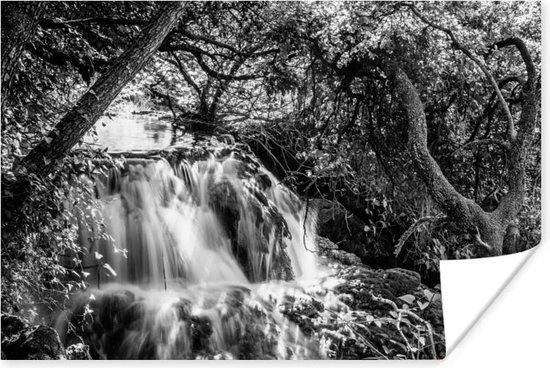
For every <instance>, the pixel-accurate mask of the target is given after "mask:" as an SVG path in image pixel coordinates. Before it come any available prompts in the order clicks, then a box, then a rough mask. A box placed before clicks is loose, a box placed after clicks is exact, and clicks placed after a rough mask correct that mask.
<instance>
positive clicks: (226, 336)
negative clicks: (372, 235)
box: [72, 154, 321, 359]
mask: <svg viewBox="0 0 550 368" xmlns="http://www.w3.org/2000/svg"><path fill="white" fill-rule="evenodd" d="M97 186H98V192H99V200H100V201H101V203H102V211H103V217H104V221H105V226H106V230H107V232H108V233H109V234H110V236H111V238H112V239H111V240H110V241H100V242H97V243H96V244H94V245H93V246H92V249H90V253H91V254H95V252H96V251H97V252H98V253H99V254H101V256H100V259H99V260H98V262H99V264H100V265H106V264H108V265H109V266H104V267H98V269H99V270H100V272H99V273H98V275H96V277H100V280H99V282H98V280H97V279H96V280H93V282H92V283H93V284H95V283H96V282H98V285H99V286H100V288H99V290H97V289H95V290H90V291H89V292H88V293H86V294H85V295H83V296H81V299H80V300H79V301H78V302H76V303H75V307H74V309H73V311H72V315H73V317H74V316H76V315H78V314H79V313H81V312H82V311H81V309H82V308H83V305H84V304H86V303H88V302H89V301H90V299H89V298H90V295H93V297H92V303H91V305H92V309H93V310H94V313H95V314H94V315H95V321H94V322H93V324H92V325H91V326H92V327H90V326H87V327H86V326H85V327H83V328H84V331H94V332H93V333H92V332H90V333H89V336H88V340H87V342H88V343H90V344H91V345H92V346H94V347H95V349H96V350H97V351H98V352H99V353H100V354H101V355H102V356H103V357H108V358H123V359H124V358H126V359H130V358H144V357H149V358H158V359H168V358H190V357H200V356H202V355H204V356H205V357H210V358H212V357H220V356H221V357H226V358H239V357H240V358H249V356H248V355H247V354H248V353H247V352H248V351H249V350H250V351H253V354H254V355H253V356H251V357H254V358H261V357H262V354H265V356H266V357H270V358H274V357H275V358H283V359H284V358H312V357H316V358H318V357H320V356H321V355H320V354H321V353H320V352H319V349H318V347H317V348H316V349H313V350H312V351H310V349H309V347H308V344H309V342H308V339H306V338H305V337H304V336H302V334H301V332H300V330H299V328H298V327H297V326H295V325H294V324H293V323H291V322H289V321H288V320H286V318H285V317H284V316H283V315H282V314H281V313H280V312H279V310H278V309H279V307H280V302H281V300H283V299H284V295H286V294H287V293H291V294H292V295H295V294H296V290H293V287H294V286H293V285H295V284H288V283H285V282H281V280H278V279H282V278H283V279H286V280H289V279H291V278H295V279H298V280H301V281H300V282H301V283H302V285H304V284H305V283H307V282H308V281H307V280H310V282H311V280H313V279H314V278H315V277H316V276H317V275H318V270H317V266H316V256H315V243H314V239H315V232H314V228H315V221H314V220H313V219H314V213H313V211H311V210H310V211H309V213H308V216H307V219H306V221H304V219H305V217H306V216H305V212H306V208H305V206H304V204H303V203H302V202H301V201H300V200H299V198H298V197H297V196H296V195H294V194H293V193H292V192H291V191H289V190H288V189H287V188H285V187H284V186H283V185H282V184H281V183H280V182H279V181H278V180H277V179H276V178H275V177H274V176H273V175H272V174H271V173H269V172H268V171H266V170H265V169H264V168H263V167H261V166H259V165H258V164H254V161H241V160H239V159H238V158H236V157H235V156H234V154H231V155H229V156H226V157H223V158H216V157H214V156H211V157H210V158H209V159H207V160H203V161H197V162H194V163H192V164H190V163H187V162H185V161H182V162H181V163H179V164H178V165H176V167H175V169H174V168H173V167H172V166H170V165H169V164H168V162H166V161H164V160H159V161H146V162H142V163H136V164H130V165H128V167H127V170H126V172H124V173H121V172H120V171H113V172H111V175H110V176H109V177H108V178H99V180H97ZM105 269H113V270H114V273H111V274H110V275H107V274H105V273H104V272H103V271H104V270H105ZM106 276H108V277H106ZM128 293H130V294H131V295H132V296H131V297H128V295H129V294H128ZM182 305H185V306H186V307H185V308H187V306H189V308H188V309H189V310H188V311H187V309H186V312H185V313H183V315H182V312H181V310H182V308H183V307H182ZM115 307H116V308H120V310H119V309H116V308H115ZM138 307H139V308H138ZM185 308H184V309H185ZM134 309H140V310H142V312H140V313H139V314H138V315H136V312H135V311H134ZM102 316H103V317H102ZM128 319H129V320H130V322H128ZM122 321H126V322H124V323H123V322H122ZM190 321H195V322H190ZM197 321H208V322H207V323H206V322H205V323H206V324H205V326H206V325H207V326H209V327H208V328H211V329H212V331H211V333H210V334H205V335H207V336H208V338H207V341H203V340H200V339H199V340H200V341H199V340H197V339H198V338H197V332H196V331H195V332H193V331H194V330H193V328H198V327H197V326H202V324H201V323H202V322H200V323H199V322H197ZM98 324H99V325H100V326H101V327H97V325H98ZM93 326H96V327H93ZM193 326H194V327H193ZM98 329H99V330H100V331H102V333H101V334H98V333H97V332H95V331H96V330H98ZM255 334H258V336H256V335H255ZM113 336H115V337H116V338H114V337H113ZM246 339H252V340H253V341H256V340H257V342H255V344H256V345H254V346H252V347H251V346H250V343H242V344H241V341H245V340H246ZM197 341H199V342H197ZM197 344H198V345H197ZM148 346H149V347H150V346H153V348H147V347H148ZM147 349H149V350H147ZM197 349H198V350H199V351H198V352H197ZM201 354H202V355H201ZM220 354H221V355H220Z"/></svg>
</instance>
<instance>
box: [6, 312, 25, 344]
mask: <svg viewBox="0 0 550 368" xmlns="http://www.w3.org/2000/svg"><path fill="white" fill-rule="evenodd" d="M26 326H27V324H26V323H25V322H24V321H23V320H22V319H21V318H19V317H16V316H12V315H9V314H2V341H4V339H6V338H10V337H12V336H13V335H14V334H19V333H20V332H21V330H23V329H24V328H25V327H26Z"/></svg>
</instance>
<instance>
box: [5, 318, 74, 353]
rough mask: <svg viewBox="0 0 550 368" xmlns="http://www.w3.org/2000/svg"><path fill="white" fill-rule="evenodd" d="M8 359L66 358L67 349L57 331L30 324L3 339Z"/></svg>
mask: <svg viewBox="0 0 550 368" xmlns="http://www.w3.org/2000/svg"><path fill="white" fill-rule="evenodd" d="M2 352H3V353H4V354H5V357H6V359H15V360H56V359H66V355H65V349H64V348H63V344H61V341H60V340H59V335H58V334H57V332H56V331H55V330H54V329H53V328H51V327H46V326H42V325H36V326H29V327H25V328H23V329H22V330H20V332H19V333H14V334H13V335H12V336H11V338H6V339H5V340H2Z"/></svg>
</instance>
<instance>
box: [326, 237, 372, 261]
mask: <svg viewBox="0 0 550 368" xmlns="http://www.w3.org/2000/svg"><path fill="white" fill-rule="evenodd" d="M316 244H317V247H318V249H319V255H321V256H324V257H326V258H327V259H328V260H329V261H336V262H339V263H341V264H343V265H359V264H361V263H362V262H361V258H359V257H358V256H357V255H355V254H353V253H348V252H346V251H344V250H341V249H339V248H338V246H337V245H336V244H334V243H333V242H332V241H330V240H329V239H327V238H323V237H322V236H318V237H317V241H316Z"/></svg>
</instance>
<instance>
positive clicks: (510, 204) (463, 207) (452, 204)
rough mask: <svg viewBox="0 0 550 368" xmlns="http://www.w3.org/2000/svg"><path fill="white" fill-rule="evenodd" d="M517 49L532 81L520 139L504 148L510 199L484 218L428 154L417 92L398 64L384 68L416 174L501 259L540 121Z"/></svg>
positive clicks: (526, 95) (527, 60)
mask: <svg viewBox="0 0 550 368" xmlns="http://www.w3.org/2000/svg"><path fill="white" fill-rule="evenodd" d="M513 44H514V45H515V46H517V47H518V49H519V50H520V53H521V55H522V57H523V58H524V62H525V64H526V67H527V72H528V73H527V74H528V81H527V82H526V84H525V85H524V87H523V94H524V96H523V103H522V113H521V117H520V120H519V124H518V134H517V135H516V136H514V137H510V138H508V139H509V141H508V142H505V143H506V144H507V147H508V150H509V154H510V157H511V159H510V162H509V164H508V167H507V171H508V193H507V194H506V195H505V197H504V198H503V199H502V200H501V202H500V204H499V206H498V207H497V208H496V210H494V211H493V212H485V211H484V210H483V209H482V208H481V207H480V206H479V205H478V204H477V203H475V202H474V201H473V200H471V199H468V198H466V197H464V196H463V195H461V194H460V193H459V192H458V191H457V190H456V189H455V188H454V187H453V186H452V184H451V183H450V182H449V181H448V180H447V178H446V177H445V175H444V174H443V172H442V171H441V168H440V167H439V165H438V164H437V162H436V161H435V159H434V158H433V157H432V156H431V154H430V152H429V150H428V145H427V142H428V133H427V125H426V116H425V113H424V106H423V104H422V101H421V100H420V96H419V94H418V92H417V90H416V88H415V87H414V85H413V84H412V82H411V80H410V79H409V78H408V76H407V74H406V73H405V72H404V71H403V70H402V69H401V68H400V67H399V65H398V63H397V62H396V61H393V60H391V61H388V62H387V63H386V64H385V66H384V71H385V72H386V74H387V75H388V77H389V79H390V81H391V82H392V84H393V87H394V91H395V92H396V100H397V101H398V103H399V104H400V107H401V109H402V110H403V113H404V114H405V116H406V118H407V121H408V124H409V142H408V144H409V149H410V152H411V155H412V158H413V161H414V163H415V167H416V170H417V172H418V173H419V174H420V176H421V178H422V179H423V181H424V183H425V184H426V186H427V188H428V190H429V192H430V195H431V196H432V197H433V199H434V201H435V202H436V203H437V204H438V206H439V207H440V208H441V209H442V210H443V211H444V212H445V213H446V214H447V215H448V216H449V217H450V218H451V219H452V220H454V221H455V223H456V224H457V225H458V226H459V227H460V228H462V229H464V230H465V231H467V232H470V233H472V234H473V235H474V239H475V240H476V242H477V244H478V245H479V246H480V247H481V248H482V250H481V252H480V254H481V255H500V254H502V246H503V240H504V234H505V231H506V228H507V227H508V225H509V224H510V222H511V221H512V220H513V219H514V218H515V217H516V216H517V214H518V212H519V211H520V210H521V207H522V203H523V199H524V178H525V164H526V159H527V155H528V152H529V149H530V146H531V144H532V140H533V134H534V130H535V126H536V121H537V119H538V107H539V100H540V99H539V97H540V89H539V88H538V87H537V86H536V79H537V73H536V72H535V69H534V66H533V63H532V60H531V58H530V56H529V53H528V52H527V50H526V48H525V45H524V44H523V42H521V41H520V40H517V39H515V40H514V43H513Z"/></svg>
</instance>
